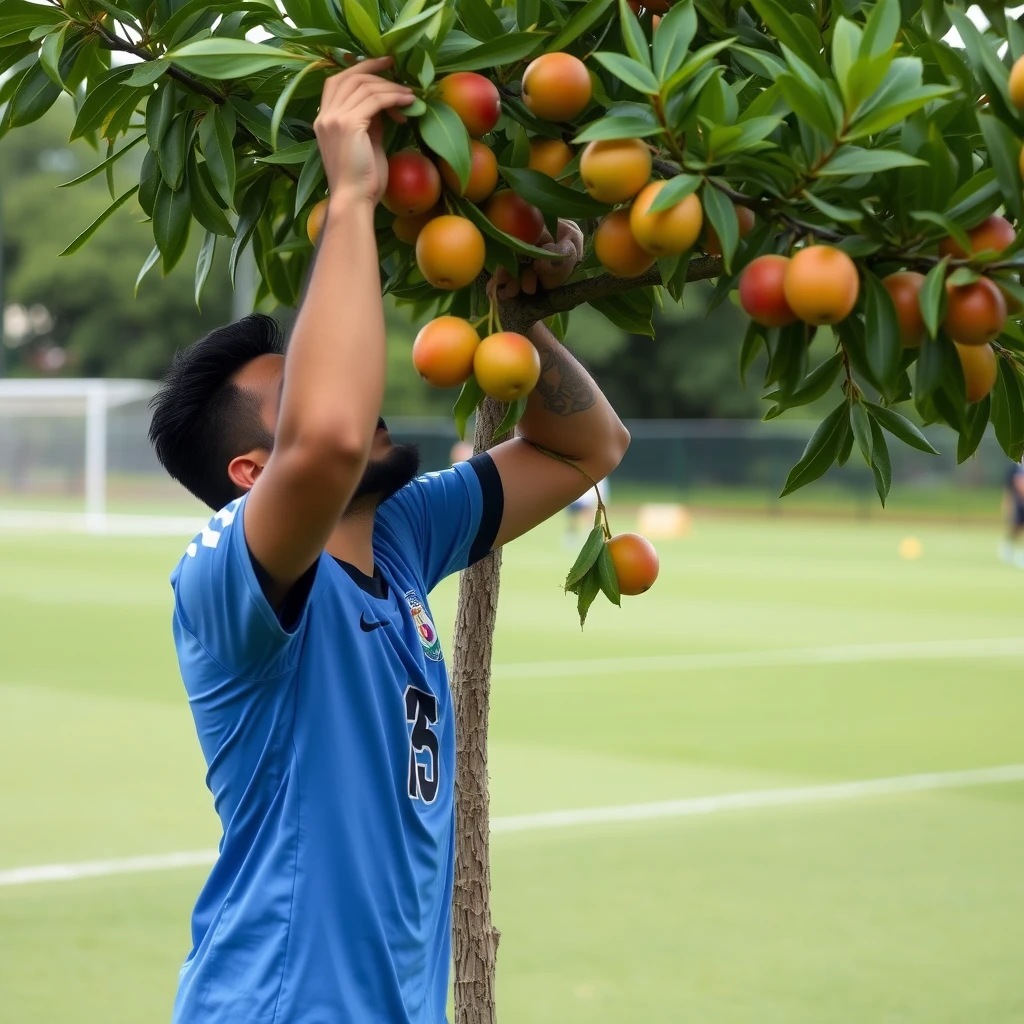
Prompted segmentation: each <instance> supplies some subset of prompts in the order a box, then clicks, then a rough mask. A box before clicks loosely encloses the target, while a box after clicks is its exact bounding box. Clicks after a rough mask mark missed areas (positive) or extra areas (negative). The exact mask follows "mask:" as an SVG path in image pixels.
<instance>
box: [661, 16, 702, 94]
mask: <svg viewBox="0 0 1024 1024" xmlns="http://www.w3.org/2000/svg"><path fill="white" fill-rule="evenodd" d="M696 34H697V10H696V7H695V5H694V3H693V0H679V2H678V3H676V4H675V5H674V6H673V7H672V9H671V10H670V11H669V12H668V14H666V15H665V16H664V17H663V18H662V19H661V23H660V24H659V25H658V31H657V32H655V33H654V74H655V75H656V76H657V79H658V81H659V82H661V83H663V84H664V83H665V82H667V81H668V79H669V78H670V77H671V76H672V75H673V74H675V72H676V70H677V69H678V68H679V67H680V66H681V65H682V63H683V61H684V59H685V58H686V54H687V53H688V52H689V49H690V43H692V42H693V37H694V36H695V35H696Z"/></svg>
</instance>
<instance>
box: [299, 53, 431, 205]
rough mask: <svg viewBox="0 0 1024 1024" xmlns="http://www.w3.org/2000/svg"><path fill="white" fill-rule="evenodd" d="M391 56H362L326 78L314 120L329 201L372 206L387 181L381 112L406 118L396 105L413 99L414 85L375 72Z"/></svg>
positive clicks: (381, 67)
mask: <svg viewBox="0 0 1024 1024" xmlns="http://www.w3.org/2000/svg"><path fill="white" fill-rule="evenodd" d="M391 64H392V60H391V58H390V57H377V58H376V59H374V60H365V61H362V62H361V63H359V64H356V65H355V66H354V67H351V68H348V69H347V70H345V71H342V72H341V73H340V74H337V75H333V76H332V77H330V78H328V79H327V81H326V82H324V91H323V96H322V97H321V100H320V113H319V114H318V115H317V118H316V120H315V121H314V122H313V131H315V132H316V141H317V144H318V145H319V147H320V155H321V157H322V159H323V164H324V173H325V174H326V176H327V187H328V189H329V190H330V194H331V200H332V202H334V201H336V200H338V201H340V202H342V203H345V202H350V201H352V200H362V199H367V200H369V201H370V203H371V204H373V205H376V204H377V203H378V202H379V201H380V197H381V196H382V195H383V194H384V189H385V188H387V184H388V161H387V157H386V156H385V154H384V147H383V146H382V144H381V139H382V133H383V128H382V125H381V120H380V115H381V113H383V112H384V111H387V112H388V114H389V115H390V116H392V117H393V118H395V119H400V120H404V118H402V115H401V114H399V113H398V108H400V107H407V106H408V105H409V104H410V103H412V101H413V100H414V99H415V98H416V97H415V94H414V93H413V91H412V89H410V88H409V86H407V85H403V84H401V83H400V82H389V81H388V80H387V79H386V78H380V77H379V75H378V74H377V72H379V71H384V70H385V69H386V68H389V67H390V66H391Z"/></svg>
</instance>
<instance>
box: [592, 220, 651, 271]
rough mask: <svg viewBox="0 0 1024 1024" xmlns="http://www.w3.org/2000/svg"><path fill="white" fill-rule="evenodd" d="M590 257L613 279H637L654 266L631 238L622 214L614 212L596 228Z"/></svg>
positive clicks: (631, 234)
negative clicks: (597, 261) (599, 263)
mask: <svg viewBox="0 0 1024 1024" xmlns="http://www.w3.org/2000/svg"><path fill="white" fill-rule="evenodd" d="M594 254H595V255H596V256H597V258H598V260H599V261H600V262H601V266H603V267H604V269H605V270H607V271H608V273H609V274H612V275H614V276H615V277H639V276H640V275H641V274H642V273H643V272H644V271H645V270H647V269H649V268H650V267H651V265H652V264H653V263H654V257H653V256H652V255H651V254H650V253H649V252H648V251H647V250H646V249H643V248H641V246H640V243H639V242H638V241H637V240H636V239H635V238H634V237H633V232H632V231H631V230H630V227H629V213H628V212H627V211H626V210H614V211H613V212H612V213H609V214H608V216H607V217H605V218H604V219H603V220H602V221H601V222H600V224H598V225H597V229H596V230H595V231H594Z"/></svg>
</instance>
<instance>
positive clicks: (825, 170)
mask: <svg viewBox="0 0 1024 1024" xmlns="http://www.w3.org/2000/svg"><path fill="white" fill-rule="evenodd" d="M920 166H924V161H923V160H918V159H917V157H913V156H908V155H907V154H906V153H902V152H900V151H899V150H898V149H864V148H863V147H861V146H841V147H840V148H839V149H838V150H837V151H836V154H835V156H833V157H832V159H831V160H829V162H828V163H827V164H825V166H824V167H822V168H821V169H820V170H819V171H818V175H819V176H820V177H826V176H828V177H833V178H837V177H846V176H849V175H854V174H878V173H880V172H881V171H891V170H892V169H893V168H894V167H920Z"/></svg>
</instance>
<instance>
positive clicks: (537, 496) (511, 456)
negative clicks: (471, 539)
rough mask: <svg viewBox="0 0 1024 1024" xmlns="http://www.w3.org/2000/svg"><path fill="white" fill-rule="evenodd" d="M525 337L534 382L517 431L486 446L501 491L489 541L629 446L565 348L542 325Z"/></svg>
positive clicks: (537, 514) (600, 473) (548, 510)
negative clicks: (533, 353)
mask: <svg viewBox="0 0 1024 1024" xmlns="http://www.w3.org/2000/svg"><path fill="white" fill-rule="evenodd" d="M530 340H531V341H532V342H533V343H534V345H535V346H536V347H537V351H538V352H539V353H540V361H541V374H540V380H539V381H538V383H537V387H536V388H535V389H534V391H533V393H532V394H531V395H530V398H529V401H528V403H527V406H526V412H525V413H524V415H523V418H522V419H521V420H520V421H519V427H518V431H519V434H520V437H517V438H515V439H514V440H512V441H508V442H506V443H505V444H502V445H499V446H498V447H497V448H495V449H492V452H491V455H492V458H493V459H494V463H495V465H496V466H497V468H498V473H499V474H500V476H501V482H502V489H503V491H504V512H503V515H502V520H501V526H500V527H499V529H498V536H497V539H496V540H495V546H496V547H497V546H500V545H501V544H505V543H506V542H507V541H510V540H514V539H515V538H516V537H518V536H520V535H521V534H523V533H526V531H527V530H530V529H532V528H533V527H534V526H537V525H538V524H539V523H541V522H543V521H544V520H545V519H549V518H550V517H551V516H553V515H555V514H556V513H557V512H559V511H561V510H562V509H563V508H565V506H566V505H568V504H569V503H570V502H572V501H574V500H575V499H576V498H578V497H579V496H580V495H581V494H582V493H583V492H584V491H585V490H586V489H587V488H588V487H590V486H591V484H590V480H588V477H589V478H590V479H592V480H602V479H604V477H606V476H607V475H608V474H609V473H610V472H611V471H612V470H613V469H615V467H616V466H617V465H618V464H619V462H620V461H621V459H622V456H623V455H624V454H625V451H626V448H627V447H628V446H629V432H628V431H627V430H626V428H625V427H624V426H623V424H622V421H621V420H620V419H619V417H618V416H617V415H616V413H615V410H614V409H613V408H612V407H611V405H610V404H609V402H608V399H607V398H605V397H604V395H603V394H602V393H601V390H600V388H598V386H597V384H596V383H595V382H594V380H593V379H592V378H591V376H590V374H589V373H587V371H586V370H585V369H584V368H583V367H582V366H581V365H580V363H579V362H577V360H576V359H575V358H574V357H573V355H572V353H571V352H569V351H568V349H566V348H565V347H564V346H562V345H560V344H559V343H558V341H557V339H556V338H555V337H554V335H552V333H551V332H550V331H549V330H548V329H547V328H546V327H545V326H544V325H543V324H537V325H535V326H534V327H533V329H532V330H531V331H530ZM536 446H539V447H541V448H546V449H547V450H548V451H550V452H554V453H556V454H557V455H560V456H562V458H564V459H568V460H569V461H570V462H572V463H573V465H566V463H564V462H560V461H559V460H558V459H554V458H552V457H551V456H549V455H545V454H543V453H542V452H540V451H538V450H537V447H536ZM577 467H578V468H577ZM581 470H582V472H581Z"/></svg>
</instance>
